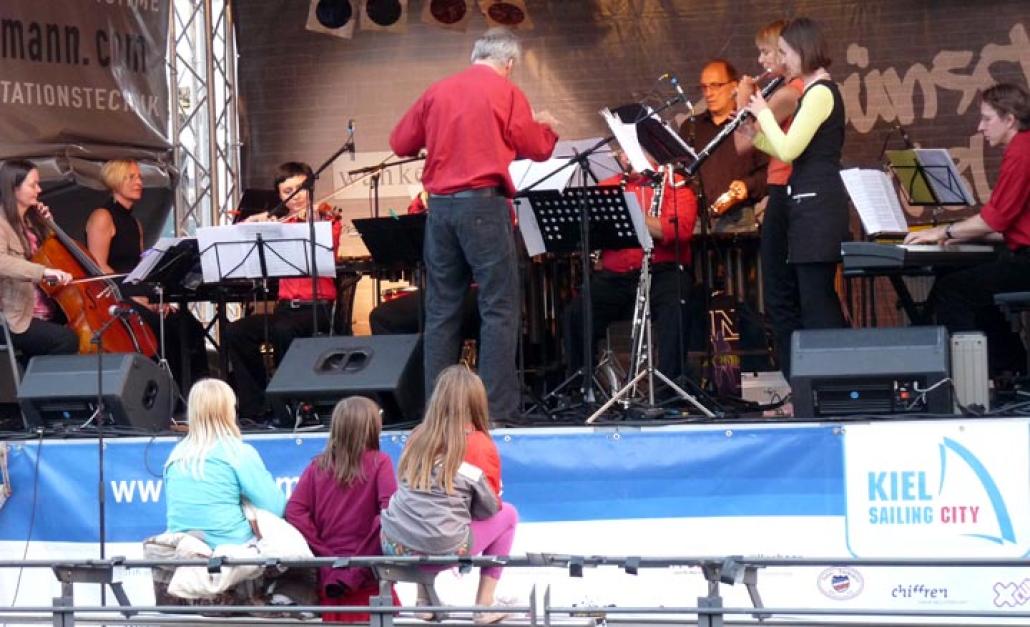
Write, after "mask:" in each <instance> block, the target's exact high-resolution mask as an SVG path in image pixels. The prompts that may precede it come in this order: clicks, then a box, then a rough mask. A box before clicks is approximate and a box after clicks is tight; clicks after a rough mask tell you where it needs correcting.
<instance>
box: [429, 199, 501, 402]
mask: <svg viewBox="0 0 1030 627" xmlns="http://www.w3.org/2000/svg"><path fill="white" fill-rule="evenodd" d="M423 261H424V262H425V266H426V327H425V336H424V338H423V346H424V349H425V357H424V363H425V382H426V392H427V394H428V393H429V391H430V390H432V389H433V385H434V383H435V382H436V377H437V376H438V375H439V374H440V371H441V370H443V369H444V368H446V367H447V366H450V365H452V364H455V363H457V362H458V357H459V356H460V354H461V337H462V334H461V321H462V302H463V300H464V297H465V292H466V291H467V290H468V286H469V283H470V282H472V281H475V282H476V283H477V284H478V285H479V294H478V297H477V301H478V304H479V316H480V327H479V375H480V376H481V377H482V379H483V384H484V385H485V386H486V394H487V398H488V400H489V402H490V417H491V419H493V420H504V419H508V418H511V417H513V416H515V414H516V412H517V410H518V387H517V383H516V372H515V357H516V351H517V348H518V332H519V314H520V311H519V300H518V261H517V259H516V258H515V237H514V233H513V231H512V224H511V217H510V213H509V209H508V202H507V200H505V199H504V198H503V197H500V196H497V197H484V198H450V197H438V196H431V197H430V199H429V218H428V220H427V222H426V238H425V245H424V248H423Z"/></svg>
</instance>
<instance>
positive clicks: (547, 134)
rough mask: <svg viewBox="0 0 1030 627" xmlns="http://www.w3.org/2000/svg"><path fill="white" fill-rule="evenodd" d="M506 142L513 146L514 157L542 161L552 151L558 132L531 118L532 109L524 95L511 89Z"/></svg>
mask: <svg viewBox="0 0 1030 627" xmlns="http://www.w3.org/2000/svg"><path fill="white" fill-rule="evenodd" d="M507 134H508V143H509V144H511V145H512V146H513V147H514V148H515V152H516V157H515V158H516V159H532V160H533V161H543V160H544V159H547V158H548V157H550V156H551V153H552V152H554V145H555V144H556V143H557V142H558V134H557V133H555V132H554V131H553V130H551V127H550V126H548V125H546V124H540V123H539V122H537V121H536V120H534V119H533V109H532V108H530V106H529V101H528V100H526V96H525V95H524V94H523V93H522V92H521V91H519V90H518V89H517V88H516V89H513V90H512V107H511V116H510V117H509V118H508V133H507Z"/></svg>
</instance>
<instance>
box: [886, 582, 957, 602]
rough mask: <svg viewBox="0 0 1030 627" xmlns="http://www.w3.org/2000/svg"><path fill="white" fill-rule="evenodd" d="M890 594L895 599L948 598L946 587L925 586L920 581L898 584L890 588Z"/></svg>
mask: <svg viewBox="0 0 1030 627" xmlns="http://www.w3.org/2000/svg"><path fill="white" fill-rule="evenodd" d="M891 596H892V597H894V598H895V599H919V600H923V599H925V600H931V601H934V600H939V599H947V598H948V589H947V588H944V587H934V586H927V585H925V584H921V583H913V584H900V583H899V584H898V585H896V586H894V588H893V589H891Z"/></svg>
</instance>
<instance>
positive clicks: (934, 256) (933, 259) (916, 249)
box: [840, 242, 997, 276]
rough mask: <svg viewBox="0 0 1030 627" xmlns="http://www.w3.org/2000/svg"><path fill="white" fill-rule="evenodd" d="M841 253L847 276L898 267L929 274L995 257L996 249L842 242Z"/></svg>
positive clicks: (899, 269)
mask: <svg viewBox="0 0 1030 627" xmlns="http://www.w3.org/2000/svg"><path fill="white" fill-rule="evenodd" d="M840 248H841V257H842V260H843V263H844V274H845V275H846V276H863V275H872V274H878V273H887V272H891V271H898V272H900V273H902V274H926V273H929V272H932V271H933V270H934V269H937V268H955V267H963V266H972V265H977V264H981V263H985V262H988V261H992V260H994V258H995V257H996V256H997V251H996V250H995V248H994V247H993V246H989V245H985V244H951V245H948V246H941V245H936V244H881V243H878V242H843V243H842V244H841V245H840Z"/></svg>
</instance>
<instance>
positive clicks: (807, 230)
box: [744, 17, 848, 329]
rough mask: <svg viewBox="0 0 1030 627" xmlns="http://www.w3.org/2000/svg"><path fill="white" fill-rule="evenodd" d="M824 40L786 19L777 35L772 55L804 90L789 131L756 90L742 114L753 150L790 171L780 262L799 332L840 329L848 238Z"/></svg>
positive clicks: (839, 133) (837, 113)
mask: <svg viewBox="0 0 1030 627" xmlns="http://www.w3.org/2000/svg"><path fill="white" fill-rule="evenodd" d="M826 49H827V46H826V40H825V38H824V37H823V35H822V32H821V31H820V30H819V27H818V26H817V25H816V24H815V22H813V21H812V20H810V19H808V18H804V17H800V18H797V19H794V20H791V21H790V22H788V23H787V25H786V26H785V27H784V28H783V31H782V32H781V33H780V39H779V50H780V54H781V55H782V56H783V62H784V64H785V65H786V68H787V75H788V76H800V77H801V78H802V80H804V84H805V88H804V93H803V94H802V96H801V100H800V102H799V104H798V109H797V112H796V113H795V114H794V120H793V121H792V122H791V125H790V128H789V130H787V131H786V132H784V131H783V130H782V129H781V128H780V125H779V123H778V122H777V121H776V117H775V115H774V113H773V111H772V110H771V109H770V108H769V106H768V104H767V103H766V101H765V99H764V98H762V95H761V94H760V93H755V94H754V95H753V96H752V97H751V102H750V103H749V104H748V110H750V111H751V113H752V114H753V115H754V116H755V119H756V122H755V123H754V124H752V125H751V128H750V130H749V131H748V130H745V131H744V132H745V133H748V132H750V133H754V144H755V147H756V148H758V149H759V150H761V151H763V152H766V153H768V154H769V155H771V156H773V157H775V158H777V159H779V160H780V161H783V162H785V163H789V164H791V166H792V170H791V174H790V178H789V179H788V181H787V195H788V203H789V207H788V212H787V245H788V253H787V260H788V263H789V264H790V266H791V267H792V268H793V270H794V274H795V276H796V278H797V286H798V296H799V299H798V300H799V302H800V304H801V320H800V327H799V328H804V329H819V328H832V327H842V326H844V316H843V314H842V312H841V307H840V300H839V299H838V298H837V292H836V290H835V289H834V277H835V275H836V272H837V263H838V262H839V261H840V243H841V242H842V241H843V240H845V239H846V238H847V237H848V197H847V193H846V192H845V190H844V184H843V183H842V182H841V179H840V156H841V148H842V147H843V145H844V123H845V119H844V103H843V101H842V100H841V96H840V91H839V90H838V89H837V85H836V84H835V83H834V82H833V80H832V79H831V78H830V74H829V72H827V71H826V68H827V67H828V66H829V65H830V58H829V56H828V55H827V53H826Z"/></svg>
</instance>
